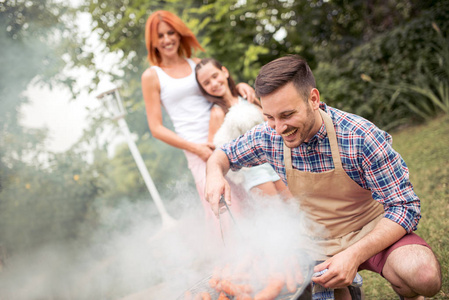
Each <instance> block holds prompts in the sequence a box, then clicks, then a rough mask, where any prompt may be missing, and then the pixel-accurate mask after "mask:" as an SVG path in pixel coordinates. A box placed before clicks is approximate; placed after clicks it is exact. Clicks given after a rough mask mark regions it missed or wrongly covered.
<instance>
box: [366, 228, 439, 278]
mask: <svg viewBox="0 0 449 300" xmlns="http://www.w3.org/2000/svg"><path fill="white" fill-rule="evenodd" d="M405 245H423V246H426V247H428V248H430V246H429V245H428V244H427V243H426V242H425V241H424V240H423V239H422V238H421V237H420V236H419V235H417V234H416V233H413V232H412V233H409V234H406V235H404V236H403V237H402V238H401V239H400V240H398V241H397V242H396V243H394V244H393V245H391V246H390V247H388V248H386V249H385V250H383V251H381V252H379V253H377V254H376V255H374V256H373V257H371V258H370V259H368V260H367V261H365V262H364V263H363V264H361V265H360V266H359V271H361V270H369V271H373V272H376V273H379V274H380V275H382V270H383V268H384V265H385V262H386V261H387V258H388V256H389V255H390V254H391V252H393V250H395V249H397V248H399V247H401V246H405ZM382 276H383V275H382Z"/></svg>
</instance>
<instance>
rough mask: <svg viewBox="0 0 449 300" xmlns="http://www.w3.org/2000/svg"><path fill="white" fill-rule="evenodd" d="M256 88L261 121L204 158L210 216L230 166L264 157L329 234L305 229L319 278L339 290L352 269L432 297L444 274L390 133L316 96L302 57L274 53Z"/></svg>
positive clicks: (404, 291) (403, 291)
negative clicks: (422, 232)
mask: <svg viewBox="0 0 449 300" xmlns="http://www.w3.org/2000/svg"><path fill="white" fill-rule="evenodd" d="M256 93H257V95H258V96H259V97H260V100H261V103H262V107H263V112H264V114H265V116H266V117H267V119H268V121H267V122H266V123H264V124H261V125H258V126H256V127H254V128H253V129H252V130H250V131H249V132H247V133H246V134H244V135H242V136H240V137H239V138H237V139H236V140H234V141H233V142H231V143H229V144H226V145H224V146H223V147H222V148H221V149H219V150H216V151H215V152H214V154H213V155H212V156H211V157H210V159H209V160H208V162H207V183H206V199H207V200H208V201H209V203H210V205H211V208H212V210H213V211H214V213H215V214H216V215H218V213H219V210H220V208H219V198H220V195H221V194H224V196H225V200H226V202H227V203H228V204H231V199H230V188H229V185H228V183H227V181H226V180H225V179H224V174H226V173H227V171H228V170H229V169H233V170H238V169H239V168H241V167H251V166H255V165H260V164H263V163H266V162H268V163H270V164H271V165H272V166H273V168H274V169H275V170H276V172H277V173H278V174H279V176H280V177H281V178H282V179H283V181H284V182H285V183H286V184H287V185H288V188H289V189H290V191H291V193H292V194H293V196H294V197H295V199H296V200H297V201H299V203H300V207H301V209H302V210H304V211H305V212H307V213H308V215H309V217H310V218H311V219H312V220H314V221H315V222H317V223H318V224H321V226H322V227H324V228H325V229H326V230H325V231H324V232H325V233H323V232H320V233H318V232H311V233H310V234H311V235H313V236H314V238H315V239H316V240H317V241H319V244H320V245H321V246H322V249H323V250H322V253H317V256H316V259H317V260H318V261H324V262H322V263H320V264H319V265H317V266H316V267H315V271H316V272H319V271H323V270H325V269H327V272H325V273H324V275H322V276H320V277H315V278H313V281H314V282H315V283H316V284H320V285H322V286H324V287H326V288H334V289H339V291H343V292H342V293H341V294H336V298H340V299H343V298H345V297H348V293H345V292H344V291H345V289H344V288H345V287H346V286H349V285H350V284H351V282H352V279H353V278H354V276H355V275H356V272H357V271H358V270H364V269H366V270H370V271H373V272H376V273H379V274H381V275H382V276H383V277H384V278H385V279H386V280H388V281H389V282H390V283H391V285H392V287H393V289H394V290H395V291H396V292H397V293H398V294H399V295H401V296H400V297H401V299H403V298H410V299H423V296H427V297H431V296H433V295H435V294H436V293H437V292H438V291H439V290H440V288H441V270H440V266H439V263H438V261H437V259H436V257H435V255H434V253H433V252H432V250H431V248H430V246H429V245H428V244H427V243H426V242H425V241H424V240H423V239H422V238H420V237H419V236H418V235H416V234H415V233H413V231H414V230H416V229H417V226H418V222H419V219H420V218H421V215H420V200H419V198H418V196H417V195H416V194H415V193H414V191H413V187H412V184H411V183H410V180H409V173H408V168H407V166H406V165H405V162H404V161H403V159H402V158H401V156H400V155H399V154H398V153H397V152H396V151H395V150H394V149H393V148H392V139H391V136H390V135H389V134H388V133H386V132H384V131H382V130H380V129H379V128H378V127H376V126H375V125H374V124H373V123H371V122H369V121H368V120H366V119H363V118H362V117H360V116H357V115H354V114H350V113H347V112H343V111H341V110H338V109H335V108H332V107H330V106H327V105H326V104H325V103H323V102H321V101H320V93H319V91H318V90H317V89H316V85H315V79H314V77H313V74H312V71H311V70H310V68H309V66H308V65H307V62H306V61H305V60H303V59H302V58H300V57H298V56H294V55H291V56H285V57H282V58H279V59H276V60H274V61H272V62H270V63H268V64H267V65H265V66H264V67H262V69H261V70H260V73H259V75H258V76H257V79H256Z"/></svg>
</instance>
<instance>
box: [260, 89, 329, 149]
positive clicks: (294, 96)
mask: <svg viewBox="0 0 449 300" xmlns="http://www.w3.org/2000/svg"><path fill="white" fill-rule="evenodd" d="M260 100H261V103H262V108H263V113H264V115H265V116H266V117H267V119H268V125H269V126H270V127H271V128H273V129H274V130H276V132H277V133H278V134H280V135H281V136H282V138H283V139H284V144H285V145H286V146H287V147H289V148H295V147H298V146H299V145H301V144H302V143H304V142H307V141H309V140H310V139H311V138H312V137H313V136H314V135H315V134H316V133H317V132H318V130H319V129H320V127H321V122H322V121H321V117H320V115H319V112H318V108H319V102H320V97H319V92H318V90H317V89H312V91H311V93H310V96H309V99H308V101H307V102H306V101H304V99H303V96H302V95H300V94H298V91H297V90H296V88H295V86H294V85H293V83H291V82H289V83H287V84H286V85H284V86H283V87H281V88H279V89H278V90H276V91H274V92H273V93H271V94H269V95H266V96H263V97H260Z"/></svg>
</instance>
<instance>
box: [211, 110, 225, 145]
mask: <svg viewBox="0 0 449 300" xmlns="http://www.w3.org/2000/svg"><path fill="white" fill-rule="evenodd" d="M224 117H225V113H224V111H223V109H221V108H220V107H219V106H218V105H214V106H212V108H211V110H210V120H209V136H208V138H207V141H208V142H209V143H213V140H214V136H215V133H217V131H218V129H219V128H220V127H221V125H222V124H223V121H224Z"/></svg>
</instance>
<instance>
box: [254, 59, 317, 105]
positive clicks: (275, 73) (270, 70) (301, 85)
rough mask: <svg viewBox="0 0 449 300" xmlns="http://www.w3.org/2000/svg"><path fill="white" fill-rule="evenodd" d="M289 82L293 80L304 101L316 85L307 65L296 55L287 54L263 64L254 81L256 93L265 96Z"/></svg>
mask: <svg viewBox="0 0 449 300" xmlns="http://www.w3.org/2000/svg"><path fill="white" fill-rule="evenodd" d="M289 82H293V84H294V86H295V88H296V90H297V91H298V94H300V95H302V96H303V97H304V101H306V102H307V100H308V99H309V95H310V91H311V90H312V89H313V88H315V87H316V83H315V77H314V76H313V74H312V71H311V70H310V67H309V65H308V64H307V62H306V61H305V60H304V59H303V58H302V57H300V56H298V55H287V56H284V57H281V58H278V59H275V60H273V61H271V62H269V63H267V64H266V65H265V66H263V67H262V68H261V69H260V71H259V75H257V78H256V82H255V86H256V95H257V96H258V97H261V96H266V95H268V94H271V93H272V92H274V91H276V90H277V89H279V88H281V87H282V86H284V85H286V84H287V83H289Z"/></svg>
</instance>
